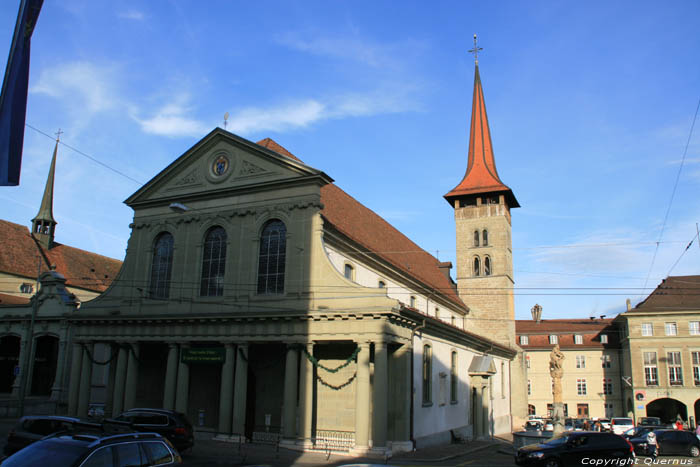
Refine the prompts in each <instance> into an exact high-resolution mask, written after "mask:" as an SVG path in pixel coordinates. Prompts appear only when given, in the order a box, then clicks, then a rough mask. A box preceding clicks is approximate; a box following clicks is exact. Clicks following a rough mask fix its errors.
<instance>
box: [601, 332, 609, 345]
mask: <svg viewBox="0 0 700 467" xmlns="http://www.w3.org/2000/svg"><path fill="white" fill-rule="evenodd" d="M600 343H601V344H607V343H608V335H607V334H601V335H600Z"/></svg>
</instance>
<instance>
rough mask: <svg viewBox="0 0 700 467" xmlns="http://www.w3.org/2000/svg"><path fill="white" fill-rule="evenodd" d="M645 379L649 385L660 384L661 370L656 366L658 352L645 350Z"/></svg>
mask: <svg viewBox="0 0 700 467" xmlns="http://www.w3.org/2000/svg"><path fill="white" fill-rule="evenodd" d="M644 380H645V381H646V384H647V386H658V385H659V370H658V368H657V366H656V352H644Z"/></svg>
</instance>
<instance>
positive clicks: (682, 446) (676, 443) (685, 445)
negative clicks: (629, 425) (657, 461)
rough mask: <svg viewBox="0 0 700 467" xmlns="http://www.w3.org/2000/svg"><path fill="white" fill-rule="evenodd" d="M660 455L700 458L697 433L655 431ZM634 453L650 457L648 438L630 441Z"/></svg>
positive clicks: (637, 438)
mask: <svg viewBox="0 0 700 467" xmlns="http://www.w3.org/2000/svg"><path fill="white" fill-rule="evenodd" d="M654 434H655V435H656V444H657V445H658V446H659V454H662V455H664V456H673V455H681V456H690V457H698V456H700V440H699V439H698V437H697V436H695V433H691V432H690V431H683V430H666V429H663V430H654ZM630 442H631V443H632V445H633V446H634V451H635V452H636V453H637V454H640V455H643V456H645V455H648V450H647V449H648V446H647V438H646V435H645V436H641V437H636V438H632V439H630Z"/></svg>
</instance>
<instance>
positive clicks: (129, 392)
mask: <svg viewBox="0 0 700 467" xmlns="http://www.w3.org/2000/svg"><path fill="white" fill-rule="evenodd" d="M138 358H139V344H138V343H136V342H130V343H129V363H128V364H127V368H126V387H125V388H124V409H126V410H129V409H133V408H134V405H135V404H136V385H137V384H138V377H139V361H138Z"/></svg>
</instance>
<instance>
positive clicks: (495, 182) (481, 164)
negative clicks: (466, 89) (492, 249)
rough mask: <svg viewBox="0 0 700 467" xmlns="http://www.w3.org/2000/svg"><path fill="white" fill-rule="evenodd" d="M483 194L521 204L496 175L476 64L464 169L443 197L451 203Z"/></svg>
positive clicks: (516, 204) (484, 103) (511, 204)
mask: <svg viewBox="0 0 700 467" xmlns="http://www.w3.org/2000/svg"><path fill="white" fill-rule="evenodd" d="M484 193H494V194H495V193H502V194H504V195H505V196H506V200H507V201H508V205H509V206H510V207H512V208H517V207H520V204H518V200H517V199H515V195H514V194H513V192H512V191H511V189H510V188H509V187H508V186H507V185H505V184H504V183H503V182H502V181H501V179H500V178H499V176H498V171H497V170H496V161H495V159H494V156H493V144H492V143H491V130H490V129H489V120H488V116H487V115H486V102H485V101H484V90H483V89H482V87H481V77H480V76H479V64H478V62H477V64H476V66H475V71H474V97H473V100H472V121H471V128H470V130H469V158H468V163H467V172H466V173H465V174H464V178H463V179H462V181H461V182H460V183H459V185H457V186H456V187H454V188H453V189H452V190H451V191H450V192H449V193H447V194H446V195H445V199H446V200H447V201H448V202H449V203H450V204H452V205H453V206H454V202H455V199H456V198H459V197H461V196H465V195H476V194H484Z"/></svg>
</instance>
